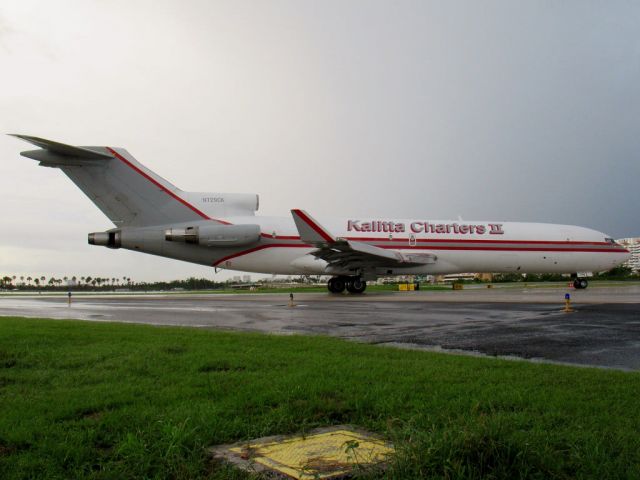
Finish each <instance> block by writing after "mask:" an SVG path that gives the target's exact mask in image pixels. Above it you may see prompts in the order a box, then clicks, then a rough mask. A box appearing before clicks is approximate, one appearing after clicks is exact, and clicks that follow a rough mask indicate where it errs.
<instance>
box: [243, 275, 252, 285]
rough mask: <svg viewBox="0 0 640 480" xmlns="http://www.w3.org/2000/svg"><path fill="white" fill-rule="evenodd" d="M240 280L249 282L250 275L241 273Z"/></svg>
mask: <svg viewBox="0 0 640 480" xmlns="http://www.w3.org/2000/svg"><path fill="white" fill-rule="evenodd" d="M242 281H243V282H244V283H251V275H243V276H242Z"/></svg>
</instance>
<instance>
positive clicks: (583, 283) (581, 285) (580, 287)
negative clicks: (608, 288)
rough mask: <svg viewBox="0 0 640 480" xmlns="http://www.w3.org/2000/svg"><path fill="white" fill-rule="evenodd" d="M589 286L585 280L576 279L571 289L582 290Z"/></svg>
mask: <svg viewBox="0 0 640 480" xmlns="http://www.w3.org/2000/svg"><path fill="white" fill-rule="evenodd" d="M588 286H589V282H588V281H587V279H586V278H576V279H575V280H574V281H573V288H575V289H576V290H583V289H585V288H587V287H588Z"/></svg>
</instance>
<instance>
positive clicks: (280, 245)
mask: <svg viewBox="0 0 640 480" xmlns="http://www.w3.org/2000/svg"><path fill="white" fill-rule="evenodd" d="M14 136H15V137H18V138H20V139H22V140H25V141H27V142H30V143H32V144H34V145H36V146H38V147H40V149H38V150H29V151H26V152H22V153H21V155H23V156H25V157H28V158H32V159H34V160H38V161H39V162H40V165H42V166H44V167H56V168H60V169H61V170H62V171H63V172H64V173H65V174H66V175H67V176H68V177H69V178H70V179H71V180H72V181H73V182H74V183H75V184H76V185H77V186H78V187H79V188H80V189H81V190H82V191H83V192H84V193H85V194H86V195H87V196H88V197H89V198H90V199H91V200H92V201H93V203H95V204H96V205H97V207H98V208H99V209H100V210H102V212H103V213H104V214H105V215H106V216H107V217H108V218H109V219H110V220H111V221H112V222H113V223H114V225H115V226H116V228H112V229H110V230H107V231H105V232H97V233H90V234H89V243H90V244H91V245H102V246H105V247H109V248H126V249H128V250H134V251H139V252H144V253H151V254H154V255H160V256H163V257H169V258H175V259H178V260H184V261H187V262H193V263H199V264H202V265H208V266H213V267H215V268H216V270H217V269H218V268H221V269H231V270H242V271H246V272H256V273H269V274H286V275H295V274H314V275H318V274H320V275H331V276H332V278H331V279H330V280H329V282H328V288H329V291H330V292H333V293H340V292H343V291H344V290H345V289H346V290H347V291H349V292H350V293H362V292H363V291H364V290H365V288H366V281H370V280H373V279H375V278H377V277H379V276H386V275H405V274H421V275H424V274H431V275H433V274H448V273H461V272H514V273H568V274H573V277H574V278H575V280H574V285H575V287H576V288H586V287H587V280H586V279H585V278H581V277H579V276H578V272H589V271H603V270H607V269H610V268H613V267H615V266H616V265H619V264H620V263H622V262H624V261H625V260H626V259H627V258H628V257H629V252H628V251H627V250H626V249H625V248H624V247H622V246H621V245H618V244H617V243H616V242H614V241H613V240H612V239H611V238H609V237H608V236H607V235H605V234H604V233H601V232H598V231H595V230H590V229H588V228H583V227H576V226H570V225H552V224H545V223H512V222H498V221H464V222H463V221H453V220H426V219H424V218H420V219H412V220H406V219H377V218H376V219H373V218H367V219H363V218H354V217H352V218H348V219H322V222H321V223H320V222H318V221H317V220H315V219H314V218H313V217H312V216H311V215H309V214H308V213H307V212H305V211H304V210H297V209H294V210H291V216H290V217H262V216H256V215H255V212H256V211H257V210H258V196H257V195H255V194H238V193H212V192H203V193H201V192H184V191H182V190H180V189H179V188H177V187H175V186H173V185H172V184H170V183H169V182H167V181H166V180H164V179H163V178H162V177H160V176H158V175H156V174H155V173H153V172H152V171H151V170H149V169H147V168H146V167H144V166H143V165H141V164H140V163H138V162H137V161H136V160H135V159H134V158H133V157H132V156H131V155H130V154H129V153H128V152H127V151H126V150H124V149H121V148H111V147H75V146H71V145H64V144H61V143H58V142H53V141H50V140H45V139H42V138H38V137H30V136H26V135H14Z"/></svg>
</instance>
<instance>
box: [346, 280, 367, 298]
mask: <svg viewBox="0 0 640 480" xmlns="http://www.w3.org/2000/svg"><path fill="white" fill-rule="evenodd" d="M366 288H367V282H365V281H364V280H362V278H360V277H353V278H351V279H349V281H348V282H347V291H348V292H349V293H356V294H359V293H362V292H364V291H365V290H366Z"/></svg>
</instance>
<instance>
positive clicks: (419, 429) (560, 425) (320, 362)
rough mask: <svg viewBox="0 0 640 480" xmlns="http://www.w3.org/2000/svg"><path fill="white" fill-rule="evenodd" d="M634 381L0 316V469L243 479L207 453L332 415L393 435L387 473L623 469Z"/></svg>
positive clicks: (639, 407)
mask: <svg viewBox="0 0 640 480" xmlns="http://www.w3.org/2000/svg"><path fill="white" fill-rule="evenodd" d="M639 391H640V375H639V374H636V373H624V372H616V371H604V370H596V369H580V368H571V367H562V366H553V365H538V364H531V363H526V362H510V361H503V360H492V359H481V358H471V357H457V356H452V355H444V354H436V353H428V352H418V351H405V350H399V349H393V348H381V347H376V346H370V345H360V344H354V343H349V342H345V341H341V340H338V339H332V338H324V337H300V336H293V337H277V336H269V335H259V334H245V333H242V334H241V333H225V332H212V331H203V330H194V329H186V328H183V329H180V328H157V327H150V326H142V325H121V324H97V323H83V322H73V321H51V320H32V319H21V318H0V478H3V479H9V478H26V477H29V478H49V477H51V478H53V477H57V478H83V477H90V478H119V479H120V478H143V477H160V478H199V477H210V478H245V474H242V473H239V472H237V471H235V470H234V469H232V468H230V467H225V466H223V465H218V464H212V463H211V462H210V461H209V459H208V456H207V453H206V447H207V446H211V445H215V444H220V443H227V442H233V441H237V440H242V439H251V438H255V437H259V436H263V435H270V434H281V433H288V432H304V431H306V430H309V429H311V428H314V427H317V426H326V425H331V424H338V423H353V424H357V425H360V426H363V427H367V428H369V429H372V430H374V431H377V432H379V433H382V434H384V435H386V436H388V437H389V438H391V439H392V440H393V441H394V442H395V444H396V445H397V448H398V455H397V457H396V459H395V460H394V461H393V463H392V464H391V466H390V468H389V470H388V471H387V472H386V475H387V476H388V477H389V478H406V479H414V478H424V477H429V476H433V477H436V478H481V477H482V478H573V477H582V478H629V477H638V476H639V475H640V473H639V472H640V470H639V465H640V453H639V452H640V436H639V435H638V432H639V427H640V402H638V392H639ZM368 475H371V476H375V475H382V474H380V473H379V472H378V473H377V474H376V473H370V474H368Z"/></svg>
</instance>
